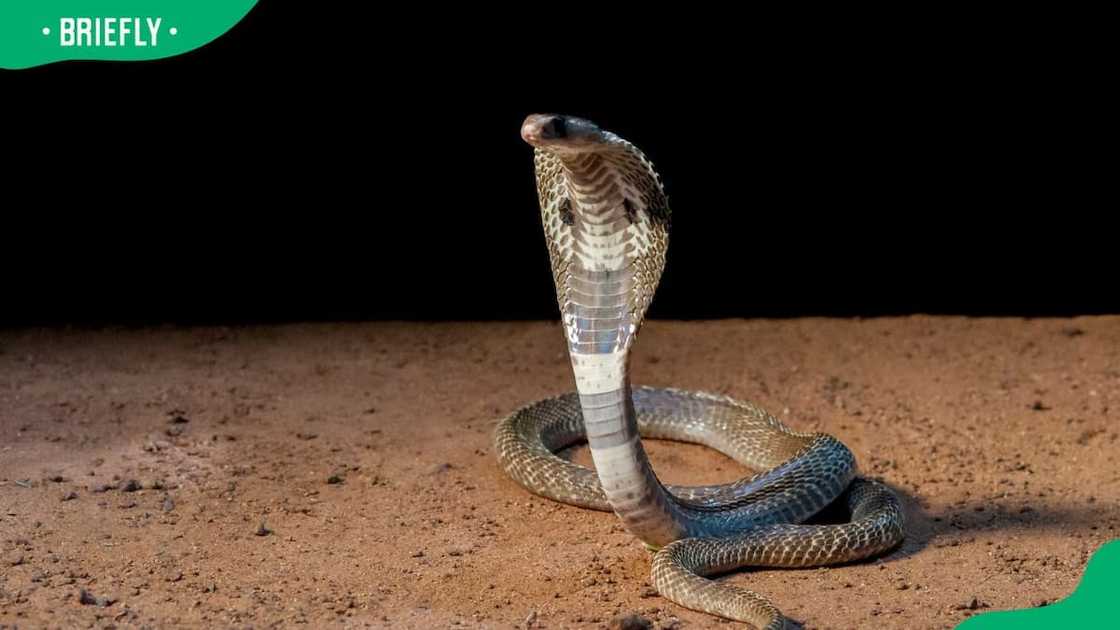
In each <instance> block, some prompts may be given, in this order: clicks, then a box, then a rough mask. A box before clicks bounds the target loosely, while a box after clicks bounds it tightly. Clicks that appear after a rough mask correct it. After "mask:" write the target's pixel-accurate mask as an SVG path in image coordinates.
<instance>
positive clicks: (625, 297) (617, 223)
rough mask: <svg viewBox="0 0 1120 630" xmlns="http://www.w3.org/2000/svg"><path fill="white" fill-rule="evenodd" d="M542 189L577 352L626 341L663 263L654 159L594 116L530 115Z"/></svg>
mask: <svg viewBox="0 0 1120 630" xmlns="http://www.w3.org/2000/svg"><path fill="white" fill-rule="evenodd" d="M521 137H522V139H524V140H525V142H527V143H528V144H530V145H532V146H533V147H534V164H535V167H536V175H537V195H538V197H539V200H540V207H541V219H542V223H543V225H544V231H545V237H546V239H547V241H548V250H549V256H550V259H551V262H552V272H553V279H554V280H555V282H556V297H557V301H558V302H559V305H560V311H561V313H562V316H563V319H564V326H565V329H566V331H567V335H568V341H569V348H570V350H571V351H572V352H574V353H580V354H583V353H591V354H601V353H610V352H619V351H624V350H627V349H628V348H629V346H630V343H631V341H632V339H633V336H634V334H636V333H637V331H638V328H639V327H640V326H641V323H642V319H643V318H644V316H645V312H646V309H647V308H648V307H649V303H650V301H651V300H652V299H653V294H654V291H655V290H656V288H657V284H658V282H659V281H660V278H661V272H662V270H663V269H664V266H665V250H666V249H667V247H668V239H669V217H670V212H669V204H668V199H667V197H666V195H665V190H664V188H663V186H662V184H661V180H660V178H659V177H658V175H657V173H656V171H654V169H653V165H652V164H651V163H650V161H649V160H648V159H646V157H645V155H644V154H643V153H642V152H641V151H640V150H639V149H638V148H637V147H636V146H634V145H633V144H631V143H630V142H628V141H626V140H624V139H623V138H621V137H619V136H617V135H615V134H614V133H611V132H609V131H606V130H603V129H601V128H600V127H599V126H598V125H596V124H595V123H593V122H591V121H589V120H584V119H582V118H576V117H574V116H563V115H558V114H533V115H530V116H529V117H527V118H526V119H525V122H524V123H523V124H522V126H521Z"/></svg>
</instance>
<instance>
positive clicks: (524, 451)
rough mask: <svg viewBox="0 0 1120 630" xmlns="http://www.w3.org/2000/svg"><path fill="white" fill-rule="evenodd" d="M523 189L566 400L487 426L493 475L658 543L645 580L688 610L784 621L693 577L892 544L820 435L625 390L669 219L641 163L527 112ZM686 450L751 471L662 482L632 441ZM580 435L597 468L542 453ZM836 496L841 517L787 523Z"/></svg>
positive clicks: (618, 148) (723, 406)
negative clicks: (535, 230)
mask: <svg viewBox="0 0 1120 630" xmlns="http://www.w3.org/2000/svg"><path fill="white" fill-rule="evenodd" d="M522 137H523V138H524V139H525V140H526V141H527V142H528V143H529V144H531V145H533V146H534V147H535V151H534V156H535V157H534V162H535V170H536V176H537V193H538V198H539V200H540V207H541V217H542V223H543V226H544V230H545V236H546V241H547V244H548V249H549V256H550V260H551V263H552V271H553V278H554V281H555V284H556V294H557V301H558V304H559V306H560V312H561V316H562V319H563V323H564V330H565V334H566V336H567V339H568V352H569V356H570V358H571V362H572V369H573V373H574V376H575V381H576V389H577V391H576V392H574V393H569V394H565V395H562V396H558V397H556V398H550V399H546V400H541V401H537V402H534V403H532V404H529V405H527V406H525V407H523V408H521V409H519V410H517V411H515V412H514V413H513V414H511V415H510V416H508V417H507V418H505V419H504V420H503V421H502V422H500V423H499V425H498V428H497V430H496V432H495V436H494V447H495V452H496V454H497V457H498V460H499V463H500V465H501V466H502V468H503V469H504V470H505V471H506V473H507V474H509V475H510V476H511V477H512V478H513V479H514V480H516V481H517V482H518V483H520V484H521V485H523V486H524V487H525V488H527V489H528V490H530V491H531V492H534V493H536V494H538V495H541V496H544V497H548V498H550V499H554V500H557V501H561V502H564V503H570V504H573V505H578V506H582V507H586V508H591V509H597V510H605V511H607V510H609V511H613V512H614V513H615V514H617V515H618V517H619V518H620V519H621V520H622V522H623V524H624V525H625V527H626V528H627V530H629V531H630V532H631V533H632V534H634V535H635V536H636V537H637V538H639V539H640V540H641V541H642V542H644V543H645V544H646V545H647V546H648V547H650V548H652V549H657V552H656V554H655V555H654V558H653V574H652V575H653V578H652V581H653V585H654V587H655V588H656V589H657V590H658V592H659V593H661V595H662V596H664V597H666V598H667V599H669V600H671V601H673V602H675V603H677V604H679V605H682V606H685V607H687V608H692V609H695V610H700V611H703V612H707V613H711V614H715V615H720V616H722V617H726V618H729V619H735V620H740V621H746V622H749V623H752V624H754V625H755V626H758V627H762V628H767V629H773V628H782V627H784V624H785V622H786V619H785V617H783V616H782V615H781V613H780V612H779V611H778V609H777V608H775V607H774V606H773V605H772V604H771V603H770V602H769V601H768V600H767V599H766V598H765V597H763V596H761V595H759V594H757V593H754V592H751V591H748V590H745V589H742V588H739V587H736V586H733V585H729V584H725V583H721V582H716V581H712V580H710V579H708V578H707V577H705V576H709V575H712V574H717V573H723V572H727V571H731V570H734V569H736V568H739V567H743V566H767V567H805V566H820V565H826V564H834V563H840V562H849V561H852V560H857V559H861V558H866V557H869V556H872V555H875V554H878V553H881V552H883V551H885V550H887V549H890V548H892V547H894V546H895V545H897V544H898V542H899V541H901V540H902V537H903V527H904V521H903V512H902V509H901V506H900V504H899V501H898V499H897V498H896V497H895V496H894V494H893V493H891V492H890V491H889V490H888V489H887V488H886V487H885V486H883V485H882V484H879V483H877V482H874V481H871V480H867V479H863V478H859V477H857V469H856V463H855V458H854V456H853V455H852V453H851V451H850V450H848V448H847V447H845V446H844V445H843V444H842V443H841V442H839V441H838V440H836V439H835V438H833V437H832V436H829V435H826V434H823V433H812V434H808V433H798V432H796V431H793V430H792V429H790V428H789V427H787V426H786V425H785V424H783V423H782V422H781V421H779V420H778V419H777V418H775V417H773V416H771V415H770V414H768V413H766V411H764V410H763V409H761V408H759V407H758V406H756V405H753V404H751V403H748V402H743V401H738V400H735V399H732V398H729V397H726V396H719V395H714V394H708V393H703V392H689V391H683V390H677V389H667V388H663V389H656V388H649V387H637V388H633V387H631V385H630V379H629V374H628V363H629V356H630V349H631V347H632V345H633V341H634V339H635V336H636V335H637V333H638V330H639V329H640V327H641V324H642V320H643V318H644V315H645V311H646V309H647V307H648V306H649V304H650V301H651V300H652V298H653V294H654V292H655V290H656V288H657V284H658V282H659V280H660V277H661V272H662V269H663V268H664V264H665V252H666V250H667V248H668V233H669V223H670V211H669V206H668V201H667V198H666V196H665V193H664V190H663V188H662V186H661V182H660V179H659V177H658V176H657V173H656V172H655V171H654V169H653V166H652V164H650V162H649V161H648V160H647V159H646V158H645V156H644V155H643V154H642V152H641V151H640V150H638V148H637V147H635V146H634V145H633V144H631V143H629V142H627V141H626V140H624V139H622V138H620V137H619V136H617V135H615V134H613V133H611V132H608V131H605V130H602V129H600V128H599V127H598V126H596V125H595V124H593V123H591V122H589V121H586V120H583V119H579V118H574V117H570V116H558V115H541V114H537V115H533V116H529V117H528V118H527V119H526V121H525V123H524V124H523V126H522ZM643 436H644V437H647V438H660V439H670V440H678V441H684V442H693V443H697V444H703V445H705V446H708V447H711V448H714V449H716V450H718V451H720V452H722V453H724V454H725V455H727V456H729V457H731V458H733V459H735V460H736V461H738V462H740V463H742V464H744V465H745V466H748V467H750V468H753V469H756V470H761V471H763V472H760V473H758V474H756V475H754V476H751V477H748V478H744V479H741V480H739V481H736V482H733V483H729V484H718V485H709V486H694V487H685V486H666V485H664V484H662V483H661V482H660V481H659V480H658V478H657V476H656V475H655V474H654V471H653V469H652V467H651V466H650V464H649V460H648V458H647V456H646V453H645V450H644V449H643V447H642V442H641V437H643ZM582 440H587V442H588V445H589V447H590V451H591V456H592V460H593V461H594V464H595V470H591V469H588V468H585V467H583V466H579V465H577V464H574V463H571V462H568V461H566V460H564V459H562V458H560V457H558V456H557V455H556V454H555V453H556V451H558V450H560V449H562V448H564V447H566V446H569V445H571V444H574V443H576V442H580V441H582ZM838 499H840V500H843V501H844V502H845V504H846V506H847V507H848V509H849V511H850V513H851V520H850V522H848V523H844V524H838V525H800V524H799V523H801V522H803V521H805V520H806V519H808V518H809V517H811V516H813V515H814V514H816V513H817V512H818V511H820V510H821V509H822V508H824V507H825V506H827V505H828V504H830V503H832V502H834V501H836V500H838Z"/></svg>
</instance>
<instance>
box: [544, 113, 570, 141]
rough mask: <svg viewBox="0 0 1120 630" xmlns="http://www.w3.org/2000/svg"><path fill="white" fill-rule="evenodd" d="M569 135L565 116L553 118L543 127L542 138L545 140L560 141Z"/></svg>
mask: <svg viewBox="0 0 1120 630" xmlns="http://www.w3.org/2000/svg"><path fill="white" fill-rule="evenodd" d="M567 135H568V123H567V121H566V120H564V117H563V116H553V117H552V118H551V119H549V121H548V122H546V123H545V124H543V125H541V138H542V139H544V140H558V139H560V138H565V137H567Z"/></svg>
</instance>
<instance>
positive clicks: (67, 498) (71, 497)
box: [62, 490, 78, 501]
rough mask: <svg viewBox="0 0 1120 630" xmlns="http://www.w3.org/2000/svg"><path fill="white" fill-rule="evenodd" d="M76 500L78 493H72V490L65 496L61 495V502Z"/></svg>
mask: <svg viewBox="0 0 1120 630" xmlns="http://www.w3.org/2000/svg"><path fill="white" fill-rule="evenodd" d="M77 498H78V493H77V492H74V491H73V490H71V491H70V492H67V493H66V494H64V495H62V500H63V501H73V500H74V499H77Z"/></svg>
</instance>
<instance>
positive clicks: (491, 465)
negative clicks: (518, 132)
mask: <svg viewBox="0 0 1120 630" xmlns="http://www.w3.org/2000/svg"><path fill="white" fill-rule="evenodd" d="M633 375H634V381H635V382H636V383H645V384H650V385H673V386H677V387H685V388H692V389H704V390H710V391H717V392H724V393H728V394H731V395H734V396H737V397H740V398H747V399H752V400H755V401H758V402H759V403H762V404H763V405H765V406H766V407H768V408H769V409H771V410H772V411H774V412H776V413H777V414H779V415H780V416H781V417H783V418H785V419H786V420H787V421H788V422H789V423H790V424H791V425H793V426H794V427H796V428H799V429H813V430H821V431H826V432H829V433H832V434H834V435H836V436H838V437H839V438H840V439H842V440H843V441H844V442H845V443H847V444H848V445H849V446H850V447H851V448H852V450H853V451H854V452H855V453H856V456H857V458H858V459H859V461H860V463H861V466H862V468H863V470H864V472H865V473H866V474H868V475H870V476H873V477H876V478H880V479H882V480H884V481H886V482H888V483H890V484H892V485H893V486H894V487H895V488H897V489H898V490H899V491H900V492H902V493H903V494H904V496H905V501H906V504H907V507H908V512H909V524H908V535H907V539H906V542H905V544H904V545H903V546H902V547H901V548H900V549H898V550H897V551H895V552H893V553H890V554H888V555H887V556H885V557H883V558H880V559H878V560H874V561H869V562H865V563H860V564H854V565H849V566H843V567H834V568H827V569H809V570H758V571H745V572H740V573H736V574H733V575H731V576H729V577H727V578H725V579H728V580H730V581H732V582H733V583H736V584H741V585H749V587H750V588H752V589H755V590H758V591H760V592H762V593H765V594H767V595H769V596H770V597H772V598H773V600H774V601H775V602H776V603H777V604H778V606H779V607H780V608H782V609H783V611H784V612H785V613H786V614H787V615H789V616H791V617H793V618H794V619H797V620H799V621H800V622H802V623H803V624H804V625H805V627H807V628H908V629H911V628H949V627H952V626H954V625H955V624H957V623H959V622H960V621H962V620H963V619H965V618H966V616H968V615H971V614H975V613H977V612H983V611H985V610H994V609H1005V608H1021V607H1027V606H1036V605H1040V604H1043V603H1047V602H1053V601H1054V600H1056V599H1059V598H1062V597H1064V596H1065V595H1067V594H1068V593H1070V592H1071V591H1072V589H1073V588H1074V587H1075V586H1076V585H1077V583H1078V581H1079V579H1080V576H1081V572H1082V570H1083V568H1084V566H1085V563H1086V560H1087V559H1088V557H1089V555H1090V554H1091V553H1092V552H1093V551H1094V550H1096V549H1097V548H1098V547H1100V546H1101V545H1102V544H1103V543H1104V542H1106V541H1108V540H1110V539H1113V538H1117V537H1120V508H1118V507H1117V505H1118V503H1117V502H1118V500H1120V467H1118V466H1117V461H1116V456H1117V452H1118V450H1120V441H1118V431H1120V426H1118V424H1117V423H1116V421H1115V420H1114V419H1111V418H1113V417H1114V416H1115V415H1116V413H1117V411H1120V317H1099V318H1078V319H1073V320H1022V319H980V320H973V319H965V318H934V317H924V316H917V317H909V318H897V319H871V320H829V319H803V320H788V321H742V320H727V321H714V322H660V321H652V322H649V323H648V324H647V326H646V328H645V329H644V330H643V331H642V335H641V337H640V338H639V340H638V342H637V347H636V352H635V357H634V361H633ZM571 378H572V377H571V373H570V367H569V364H568V360H567V357H566V354H565V347H564V341H563V336H562V334H561V332H560V330H559V326H558V324H554V323H451V324H415V323H380V324H337V325H326V324H324V325H291V326H279V327H252V328H192V329H180V328H161V329H149V330H97V331H89V330H66V329H53V330H10V331H0V626H5V625H7V626H11V627H19V628H41V627H62V628H81V627H111V626H117V627H142V626H148V627H152V628H171V627H237V628H241V627H272V626H283V627H288V626H296V625H306V626H309V627H394V628H396V627H402V628H449V627H470V628H475V627H480V628H481V627H487V628H490V627H492V628H511V627H520V628H525V627H535V628H536V627H539V628H576V627H579V628H584V627H587V628H596V627H606V626H608V625H610V624H611V623H612V621H613V623H614V624H615V626H618V625H619V624H618V622H617V619H618V617H619V616H620V615H623V614H637V615H640V616H642V617H644V618H645V619H647V620H649V621H650V622H651V623H652V627H654V628H709V627H725V626H726V625H727V622H724V621H720V620H716V619H714V618H711V617H708V616H705V615H702V614H698V613H694V612H691V611H688V610H684V609H681V608H679V607H677V606H675V605H673V604H671V603H669V602H667V601H665V600H663V599H661V598H660V597H658V596H657V595H656V594H655V593H654V592H653V591H652V590H651V589H650V587H649V582H648V571H649V561H650V557H649V554H648V552H646V551H645V550H644V548H643V547H642V546H641V545H640V544H639V543H637V542H636V541H635V540H634V539H633V538H631V536H629V535H628V534H627V533H626V532H625V531H623V530H622V528H621V527H620V526H619V524H618V523H617V522H616V519H615V517H614V516H613V515H611V514H607V513H598V512H590V511H586V510H582V509H579V508H574V507H569V506H565V505H560V504H556V503H552V502H550V501H547V500H543V499H539V498H536V497H533V496H530V495H529V494H528V493H527V492H526V491H524V490H523V489H522V488H521V487H519V486H517V485H516V484H514V483H513V482H511V481H510V480H508V479H506V478H505V477H504V476H503V475H502V473H501V472H500V471H499V470H498V468H497V466H496V464H495V461H494V457H493V455H492V453H491V449H490V433H491V430H492V428H493V426H494V423H495V421H496V419H498V418H499V417H501V416H503V415H505V414H507V413H509V412H510V411H512V410H514V409H515V408H516V407H518V406H520V405H522V404H523V403H525V402H528V401H530V400H534V399H537V398H541V397H544V396H549V395H552V394H556V393H559V392H562V391H566V390H568V389H570V388H571V387H572V380H571ZM650 451H651V455H652V459H653V462H654V465H655V467H656V469H657V471H658V472H659V473H660V474H661V475H662V477H663V478H664V479H666V480H668V481H670V482H674V483H701V482H712V481H729V480H732V479H734V478H737V477H739V476H741V475H743V474H745V473H746V471H745V470H744V469H742V468H741V467H740V466H738V465H737V464H735V463H733V462H731V461H730V460H727V459H726V458H724V457H723V456H721V455H718V454H715V453H713V452H711V451H708V450H706V449H703V448H701V447H696V446H691V445H683V444H671V443H664V442H662V443H651V444H650ZM576 457H577V459H579V460H581V461H583V462H588V461H589V458H588V457H587V454H586V452H579V453H577V454H576Z"/></svg>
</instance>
